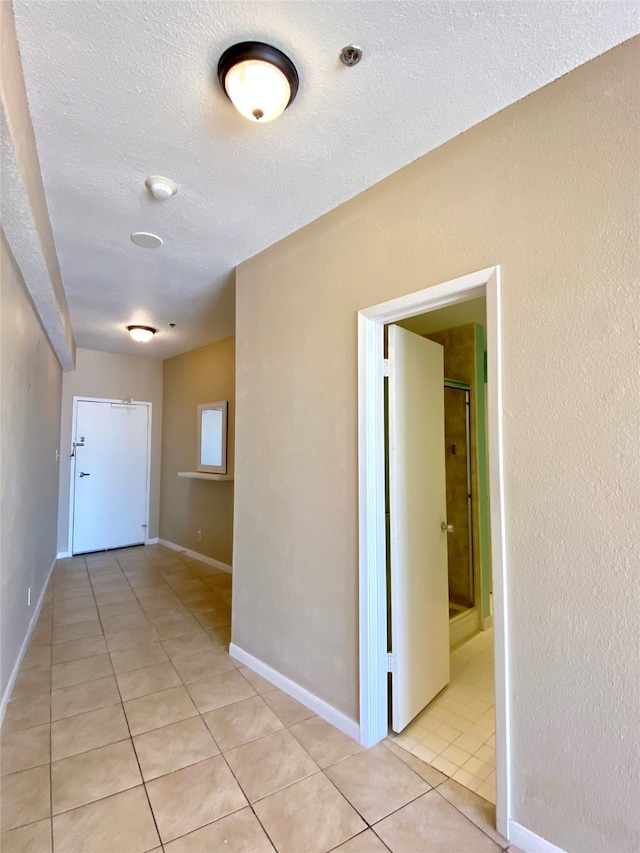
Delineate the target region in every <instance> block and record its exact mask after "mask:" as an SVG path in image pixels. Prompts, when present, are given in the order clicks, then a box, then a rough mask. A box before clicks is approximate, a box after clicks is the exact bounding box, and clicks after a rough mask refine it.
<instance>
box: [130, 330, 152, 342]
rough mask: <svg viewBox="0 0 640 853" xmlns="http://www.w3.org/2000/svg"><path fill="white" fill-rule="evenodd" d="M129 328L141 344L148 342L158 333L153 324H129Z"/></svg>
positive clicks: (134, 338) (132, 335) (133, 336)
mask: <svg viewBox="0 0 640 853" xmlns="http://www.w3.org/2000/svg"><path fill="white" fill-rule="evenodd" d="M127 329H128V330H129V334H130V335H131V337H132V338H133V340H134V341H137V342H138V343H139V344H146V343H147V341H150V340H151V338H152V337H153V336H154V335H155V333H156V329H154V328H153V327H152V326H127Z"/></svg>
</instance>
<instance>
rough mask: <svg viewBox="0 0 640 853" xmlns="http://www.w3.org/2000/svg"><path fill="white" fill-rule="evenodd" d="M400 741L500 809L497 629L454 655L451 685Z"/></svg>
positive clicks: (468, 642)
mask: <svg viewBox="0 0 640 853" xmlns="http://www.w3.org/2000/svg"><path fill="white" fill-rule="evenodd" d="M394 741H395V743H397V744H398V745H399V746H402V747H403V749H407V750H409V752H411V753H412V754H413V755H415V756H417V757H418V758H421V759H422V760H423V761H426V762H427V763H428V764H430V765H431V766H432V767H435V768H436V769H437V770H440V771H442V772H443V773H446V775H447V776H451V777H452V778H453V779H455V780H456V781H457V782H460V784H462V785H464V786H465V788H469V789H470V790H471V791H475V792H477V793H478V794H480V796H482V797H484V798H485V799H486V800H489V801H490V802H491V803H494V804H495V801H496V793H495V791H496V772H495V769H496V751H495V747H496V725H495V697H494V667H493V629H491V630H489V631H483V632H481V633H479V634H476V635H475V637H472V638H471V639H470V640H468V641H467V642H465V643H462V644H461V645H460V646H458V647H457V648H456V649H454V650H453V651H452V652H451V681H450V682H449V684H448V686H447V687H446V688H445V689H444V690H443V691H442V692H441V693H439V694H438V696H436V698H435V699H434V700H433V702H430V703H429V705H427V707H426V708H425V709H424V711H422V713H421V714H419V715H418V716H417V717H416V718H415V720H413V721H412V722H411V723H410V724H409V725H408V726H407V728H406V729H405V730H404V731H403V732H402V733H401V734H399V735H396V736H395V737H394Z"/></svg>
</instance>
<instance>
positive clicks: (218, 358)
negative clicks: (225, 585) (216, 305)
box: [160, 338, 235, 565]
mask: <svg viewBox="0 0 640 853" xmlns="http://www.w3.org/2000/svg"><path fill="white" fill-rule="evenodd" d="M163 377H164V385H163V395H164V412H163V419H162V490H161V502H160V537H161V538H162V539H166V540H168V541H169V542H173V543H175V544H176V545H181V546H182V547H183V548H189V549H190V550H192V551H197V552H198V553H200V554H205V555H206V556H207V557H212V558H213V559H214V560H218V561H220V562H221V563H225V564H226V565H231V560H232V548H233V485H234V484H233V482H231V481H227V482H214V481H210V480H189V479H185V478H182V477H178V476H177V472H178V471H195V468H196V448H197V443H198V432H197V430H198V421H197V406H198V404H199V403H213V402H216V401H218V400H227V401H228V403H229V420H228V430H227V473H228V474H233V473H234V467H233V463H234V433H235V427H234V424H235V338H227V339H226V340H223V341H218V342H217V343H215V344H209V346H206V347H200V348H199V349H196V350H192V351H191V352H187V353H184V354H183V355H178V356H176V357H175V358H169V359H167V360H166V361H165V362H163ZM198 530H200V531H202V540H201V541H200V542H198V538H197V532H198Z"/></svg>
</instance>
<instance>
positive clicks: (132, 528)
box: [73, 400, 149, 554]
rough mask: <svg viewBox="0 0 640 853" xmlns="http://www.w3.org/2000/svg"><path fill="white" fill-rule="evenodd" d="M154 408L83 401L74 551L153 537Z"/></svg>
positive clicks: (76, 471) (78, 434) (78, 413)
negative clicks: (150, 480) (151, 444)
mask: <svg viewBox="0 0 640 853" xmlns="http://www.w3.org/2000/svg"><path fill="white" fill-rule="evenodd" d="M148 426H149V406H148V404H145V403H132V404H126V403H113V402H110V401H107V400H105V401H97V400H91V401H90V400H78V403H77V408H76V422H75V439H74V440H75V459H74V461H75V465H74V467H73V472H74V476H75V484H74V502H73V553H74V554H83V553H86V552H88V551H102V550H105V549H108V548H122V547H124V546H127V545H141V544H143V543H144V541H145V540H146V538H147V476H148V471H147V468H148V436H149V429H148Z"/></svg>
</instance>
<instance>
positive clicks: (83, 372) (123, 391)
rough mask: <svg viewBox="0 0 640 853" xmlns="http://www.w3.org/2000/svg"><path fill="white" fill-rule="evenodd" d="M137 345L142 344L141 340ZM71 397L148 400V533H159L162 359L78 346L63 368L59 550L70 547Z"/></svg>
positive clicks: (153, 535) (152, 537)
mask: <svg viewBox="0 0 640 853" xmlns="http://www.w3.org/2000/svg"><path fill="white" fill-rule="evenodd" d="M141 346H142V344H141ZM74 397H100V398H104V399H112V400H125V399H129V398H132V399H134V400H139V401H140V402H149V403H151V404H152V405H151V490H150V491H151V495H150V507H149V538H150V539H154V538H156V537H157V536H158V518H159V514H160V453H161V440H162V361H160V359H158V358H147V357H145V356H143V355H139V356H137V355H122V354H120V353H108V352H96V351H95V350H88V349H79V350H78V351H77V354H76V369H75V370H74V371H72V372H70V373H65V374H64V381H63V386H62V429H61V444H62V451H61V460H60V497H59V500H60V504H59V512H58V552H59V553H64V552H66V551H68V549H69V541H68V540H69V477H70V472H71V460H70V458H69V455H70V453H71V442H72V440H73V439H72V415H73V398H74Z"/></svg>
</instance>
